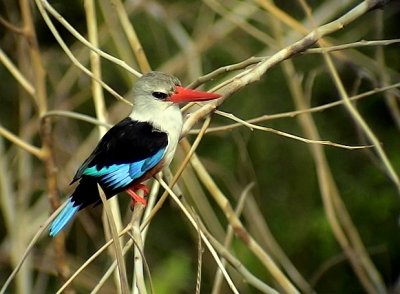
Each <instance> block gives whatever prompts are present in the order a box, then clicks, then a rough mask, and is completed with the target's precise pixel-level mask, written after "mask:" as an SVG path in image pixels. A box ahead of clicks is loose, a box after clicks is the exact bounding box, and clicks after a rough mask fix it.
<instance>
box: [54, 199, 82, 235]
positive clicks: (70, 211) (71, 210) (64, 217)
mask: <svg viewBox="0 0 400 294" xmlns="http://www.w3.org/2000/svg"><path fill="white" fill-rule="evenodd" d="M79 208H80V205H75V202H74V201H73V200H72V198H71V197H70V198H69V199H68V200H67V204H66V205H65V207H64V208H63V209H62V210H61V212H60V213H59V215H57V217H56V218H55V219H54V221H53V222H52V223H51V226H50V229H49V234H50V236H52V237H54V236H55V235H57V234H58V233H59V232H60V231H61V230H62V229H63V228H64V227H65V226H66V225H67V224H68V223H69V222H70V221H71V220H72V218H73V216H74V215H75V214H76V213H77V212H78V211H79Z"/></svg>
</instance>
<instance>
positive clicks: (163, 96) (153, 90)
mask: <svg viewBox="0 0 400 294" xmlns="http://www.w3.org/2000/svg"><path fill="white" fill-rule="evenodd" d="M176 86H181V82H180V81H179V79H178V78H176V77H174V76H172V75H169V74H166V73H163V72H158V71H152V72H149V73H146V74H144V75H142V76H141V77H140V78H139V79H138V80H137V81H136V83H135V85H134V86H133V95H134V97H135V98H136V97H146V98H152V99H156V100H161V101H165V100H167V99H168V98H169V97H170V96H171V95H172V94H174V93H175V90H176Z"/></svg>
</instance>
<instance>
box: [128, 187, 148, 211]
mask: <svg viewBox="0 0 400 294" xmlns="http://www.w3.org/2000/svg"><path fill="white" fill-rule="evenodd" d="M137 190H142V191H143V194H144V196H147V195H148V194H149V188H147V186H145V185H143V184H137V185H135V186H133V187H130V188H128V189H126V190H125V191H126V192H127V193H128V194H129V195H130V196H131V197H132V203H131V209H132V210H133V208H134V207H135V204H136V203H137V202H139V203H142V204H143V205H144V206H146V205H147V201H146V199H144V198H143V197H141V196H139V195H138V194H136V192H135V191H137Z"/></svg>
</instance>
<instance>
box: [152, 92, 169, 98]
mask: <svg viewBox="0 0 400 294" xmlns="http://www.w3.org/2000/svg"><path fill="white" fill-rule="evenodd" d="M151 95H153V97H155V98H157V99H165V98H167V97H168V94H166V93H163V92H153V93H151Z"/></svg>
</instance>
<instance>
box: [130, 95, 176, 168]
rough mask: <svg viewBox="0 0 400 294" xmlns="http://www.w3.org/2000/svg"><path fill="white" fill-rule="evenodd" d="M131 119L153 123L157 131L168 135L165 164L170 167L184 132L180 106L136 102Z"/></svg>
mask: <svg viewBox="0 0 400 294" xmlns="http://www.w3.org/2000/svg"><path fill="white" fill-rule="evenodd" d="M129 117H130V118H131V119H132V120H136V121H141V122H148V123H151V124H152V125H153V126H154V127H155V128H156V129H158V130H160V131H162V132H165V133H167V135H168V146H167V149H166V151H165V156H164V162H165V165H168V164H169V163H170V162H171V160H172V157H173V155H174V153H175V149H176V146H177V145H178V142H179V138H180V135H181V132H182V125H183V119H182V113H181V111H180V109H179V106H178V105H176V104H173V103H171V102H163V101H157V100H153V99H151V100H150V99H143V101H142V99H140V97H137V99H135V101H134V105H133V110H132V112H131V114H130V115H129Z"/></svg>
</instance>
